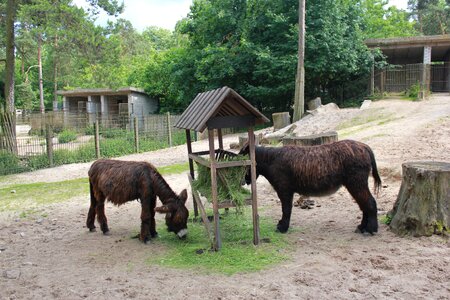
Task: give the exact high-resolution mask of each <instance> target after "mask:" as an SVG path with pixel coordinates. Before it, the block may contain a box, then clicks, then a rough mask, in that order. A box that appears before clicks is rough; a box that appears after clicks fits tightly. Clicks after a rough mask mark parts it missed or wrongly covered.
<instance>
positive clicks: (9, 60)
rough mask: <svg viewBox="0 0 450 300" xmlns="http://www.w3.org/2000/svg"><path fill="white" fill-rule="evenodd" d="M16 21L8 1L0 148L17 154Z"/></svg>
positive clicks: (13, 1) (13, 3) (12, 1)
mask: <svg viewBox="0 0 450 300" xmlns="http://www.w3.org/2000/svg"><path fill="white" fill-rule="evenodd" d="M15 19H16V0H8V2H7V4H6V28H5V31H6V32H5V33H6V67H5V73H6V74H5V100H6V106H5V112H4V113H3V112H2V110H1V109H0V133H2V135H1V139H2V141H0V144H1V145H2V148H4V149H5V150H7V151H8V152H11V153H14V154H17V142H16V118H15V117H14V112H15V110H16V108H15V103H14V69H15V63H16V60H15V54H14V21H15Z"/></svg>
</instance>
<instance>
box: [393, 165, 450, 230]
mask: <svg viewBox="0 0 450 300" xmlns="http://www.w3.org/2000/svg"><path fill="white" fill-rule="evenodd" d="M402 172H403V179H402V184H401V187H400V191H399V194H398V196H397V200H396V202H395V204H394V208H393V210H392V211H390V212H389V213H388V217H390V218H391V222H390V228H391V230H392V231H393V232H395V233H397V234H399V235H407V234H410V235H413V236H423V235H425V236H430V235H432V234H443V233H449V232H450V163H447V162H432V161H423V162H408V163H404V164H403V165H402Z"/></svg>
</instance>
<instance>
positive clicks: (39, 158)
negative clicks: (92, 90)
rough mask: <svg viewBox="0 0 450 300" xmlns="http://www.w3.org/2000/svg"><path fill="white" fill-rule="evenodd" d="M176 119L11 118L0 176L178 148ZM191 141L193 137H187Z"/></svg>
mask: <svg viewBox="0 0 450 300" xmlns="http://www.w3.org/2000/svg"><path fill="white" fill-rule="evenodd" d="M179 117H180V116H179V115H171V114H168V113H167V114H164V115H148V116H145V117H140V118H139V117H133V116H123V115H115V116H112V115H96V114H69V113H66V112H51V113H46V114H40V113H37V114H29V115H16V117H15V120H14V121H15V124H16V125H15V129H16V132H15V141H16V145H14V147H13V148H14V150H15V151H11V149H12V148H11V147H5V143H4V142H3V141H6V140H8V139H9V140H10V139H11V136H12V135H11V134H10V133H9V132H8V131H7V130H4V129H3V128H4V126H2V127H1V129H2V130H0V175H5V174H12V173H18V172H24V171H30V170H36V169H40V168H46V167H50V166H55V165H61V164H67V163H76V162H87V161H92V160H94V159H97V158H99V157H116V156H121V155H127V154H132V153H137V152H146V151H152V150H156V149H161V148H166V147H171V146H173V145H179V144H183V143H185V141H186V133H185V131H184V130H179V129H177V128H174V127H173V124H175V122H176V121H177V120H178V118H179ZM192 139H195V137H192Z"/></svg>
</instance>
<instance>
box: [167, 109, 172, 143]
mask: <svg viewBox="0 0 450 300" xmlns="http://www.w3.org/2000/svg"><path fill="white" fill-rule="evenodd" d="M167 133H168V135H169V147H172V125H171V124H170V112H167Z"/></svg>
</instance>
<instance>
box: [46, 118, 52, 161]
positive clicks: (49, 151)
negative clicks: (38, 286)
mask: <svg viewBox="0 0 450 300" xmlns="http://www.w3.org/2000/svg"><path fill="white" fill-rule="evenodd" d="M45 131H46V132H45V138H46V142H47V157H48V164H49V165H50V167H53V140H52V135H53V134H52V127H51V126H50V124H46V126H45Z"/></svg>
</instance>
